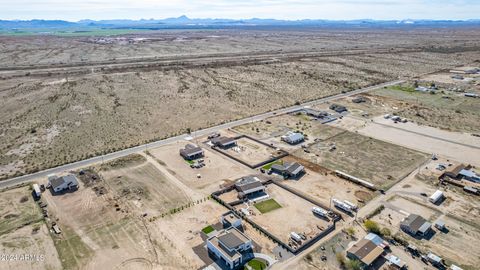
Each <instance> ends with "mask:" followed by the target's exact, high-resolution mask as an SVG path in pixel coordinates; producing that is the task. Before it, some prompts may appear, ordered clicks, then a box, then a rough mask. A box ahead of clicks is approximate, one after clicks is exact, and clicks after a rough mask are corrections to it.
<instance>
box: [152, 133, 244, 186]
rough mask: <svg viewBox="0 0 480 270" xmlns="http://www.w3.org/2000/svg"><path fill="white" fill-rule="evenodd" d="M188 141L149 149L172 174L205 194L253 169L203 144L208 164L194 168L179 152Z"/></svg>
mask: <svg viewBox="0 0 480 270" xmlns="http://www.w3.org/2000/svg"><path fill="white" fill-rule="evenodd" d="M187 143H188V142H178V143H174V144H170V145H166V146H162V147H159V148H155V149H149V150H148V151H149V153H150V154H151V155H152V156H153V157H154V159H155V160H156V161H157V162H158V163H159V164H160V165H161V166H162V167H164V168H165V169H166V170H167V171H168V172H169V173H170V174H171V175H173V176H174V177H175V178H177V179H178V180H179V181H181V182H182V183H183V184H185V185H186V186H188V187H190V188H193V189H195V190H198V191H199V192H201V193H202V194H204V195H210V194H211V193H212V192H213V191H216V190H218V189H219V186H220V185H222V184H228V183H231V182H233V181H234V180H236V179H238V178H240V177H242V176H245V175H248V174H250V173H251V170H249V169H248V168H247V167H245V166H244V165H241V164H239V163H237V162H234V161H232V160H231V159H229V158H228V157H226V156H224V155H222V154H220V153H217V152H216V151H214V150H210V149H207V148H206V147H203V146H202V147H203V148H204V150H205V157H204V158H203V159H204V160H205V164H206V166H204V167H202V168H199V169H192V168H190V165H189V164H188V163H187V162H186V161H185V160H184V159H183V158H182V157H181V156H180V155H179V154H178V151H179V150H180V149H181V148H183V147H184V146H185V144H187ZM197 174H200V175H201V178H197Z"/></svg>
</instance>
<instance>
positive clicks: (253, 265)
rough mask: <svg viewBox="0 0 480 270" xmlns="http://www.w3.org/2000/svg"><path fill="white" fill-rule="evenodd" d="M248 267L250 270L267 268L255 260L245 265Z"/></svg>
mask: <svg viewBox="0 0 480 270" xmlns="http://www.w3.org/2000/svg"><path fill="white" fill-rule="evenodd" d="M247 265H248V266H250V267H251V269H254V270H263V269H266V268H267V265H266V264H265V263H264V262H262V261H260V260H257V259H253V260H251V261H249V262H248V263H247ZM244 269H249V268H248V267H247V266H245V267H244Z"/></svg>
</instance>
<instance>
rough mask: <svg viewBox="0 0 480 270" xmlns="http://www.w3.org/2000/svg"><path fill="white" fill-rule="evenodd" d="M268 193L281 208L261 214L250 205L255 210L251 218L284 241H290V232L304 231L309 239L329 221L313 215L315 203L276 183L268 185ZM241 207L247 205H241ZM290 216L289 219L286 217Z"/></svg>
mask: <svg viewBox="0 0 480 270" xmlns="http://www.w3.org/2000/svg"><path fill="white" fill-rule="evenodd" d="M267 193H268V194H269V195H270V198H272V199H274V200H275V201H277V202H278V204H280V206H281V208H278V209H275V210H273V211H271V212H267V213H265V214H261V213H260V211H258V209H256V208H255V207H253V206H250V207H249V209H250V210H252V211H253V214H252V215H251V216H250V218H251V219H252V220H253V221H254V222H256V223H257V224H259V225H260V226H262V227H263V228H264V229H266V230H267V231H269V232H270V233H272V234H273V235H275V236H276V237H278V238H279V239H280V240H282V241H283V242H284V243H289V239H290V232H297V233H304V234H305V235H306V236H307V239H310V238H312V237H314V236H315V235H317V234H318V233H319V232H320V230H319V228H322V227H323V228H324V229H325V228H326V227H327V226H328V225H330V224H329V222H327V221H325V220H323V219H320V218H318V217H316V216H314V215H313V213H312V207H314V206H315V205H314V204H312V203H310V202H308V201H306V200H304V199H302V198H300V197H298V196H296V195H294V194H293V193H290V192H289V191H286V190H285V189H283V188H280V187H278V186H276V185H274V184H271V185H268V187H267ZM238 207H239V208H243V207H245V205H239V206H238ZM286 216H288V217H289V218H288V220H286V219H285V217H286Z"/></svg>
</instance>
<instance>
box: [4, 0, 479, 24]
mask: <svg viewBox="0 0 480 270" xmlns="http://www.w3.org/2000/svg"><path fill="white" fill-rule="evenodd" d="M183 14H185V15H187V16H189V17H191V18H207V17H210V18H232V19H242V18H252V17H257V18H275V19H406V18H409V19H477V18H480V0H364V1H362V0H297V1H293V0H242V1H241V0H166V1H165V0H0V19H4V20H9V19H34V18H36V19H62V20H70V21H76V20H80V19H141V18H144V19H150V18H155V19H161V18H167V17H178V16H180V15H183Z"/></svg>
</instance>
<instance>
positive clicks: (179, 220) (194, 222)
mask: <svg viewBox="0 0 480 270" xmlns="http://www.w3.org/2000/svg"><path fill="white" fill-rule="evenodd" d="M227 211H228V209H227V208H225V207H223V206H222V205H220V204H218V203H216V202H214V201H212V200H208V201H205V202H202V203H200V204H197V205H195V206H192V207H189V208H187V209H184V210H182V211H180V212H178V213H175V214H174V215H169V216H167V217H164V218H160V219H158V220H156V221H155V222H153V223H151V224H149V228H151V231H150V232H151V236H152V238H154V239H156V241H158V242H160V243H165V245H166V246H165V249H160V250H159V252H160V253H163V252H169V253H176V256H177V257H179V259H178V262H175V261H173V260H170V262H169V263H166V262H162V261H161V262H160V265H161V268H162V269H179V268H183V269H199V268H200V267H202V266H205V264H204V262H203V261H202V259H201V258H200V257H199V256H198V255H197V254H196V253H195V252H194V250H193V248H195V247H198V246H199V245H203V244H204V241H203V240H202V238H201V236H200V233H201V230H202V229H203V228H205V227H206V226H208V225H210V224H215V223H217V222H219V221H220V216H221V215H222V214H224V213H225V212H227ZM167 249H168V250H169V251H167Z"/></svg>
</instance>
